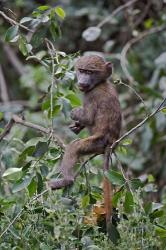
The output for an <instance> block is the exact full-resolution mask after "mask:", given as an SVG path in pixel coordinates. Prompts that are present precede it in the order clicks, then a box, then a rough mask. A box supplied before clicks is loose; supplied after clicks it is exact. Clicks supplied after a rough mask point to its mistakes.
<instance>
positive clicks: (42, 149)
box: [33, 141, 48, 157]
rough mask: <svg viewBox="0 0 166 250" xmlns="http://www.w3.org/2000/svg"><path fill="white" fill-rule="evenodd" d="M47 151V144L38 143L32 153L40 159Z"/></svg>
mask: <svg viewBox="0 0 166 250" xmlns="http://www.w3.org/2000/svg"><path fill="white" fill-rule="evenodd" d="M47 151H48V144H47V142H42V141H39V142H38V143H37V145H36V148H35V151H34V152H33V156H34V157H41V156H43V155H44V154H45V153H46V152H47Z"/></svg>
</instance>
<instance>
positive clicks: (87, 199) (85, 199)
mask: <svg viewBox="0 0 166 250" xmlns="http://www.w3.org/2000/svg"><path fill="white" fill-rule="evenodd" d="M89 202H90V197H89V195H85V196H84V197H83V198H82V201H81V205H82V207H83V208H85V207H87V206H88V205H89Z"/></svg>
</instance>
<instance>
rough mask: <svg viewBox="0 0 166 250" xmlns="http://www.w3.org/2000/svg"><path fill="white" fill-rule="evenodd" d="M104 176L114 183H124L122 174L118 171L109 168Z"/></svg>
mask: <svg viewBox="0 0 166 250" xmlns="http://www.w3.org/2000/svg"><path fill="white" fill-rule="evenodd" d="M105 175H106V177H107V178H108V179H109V181H110V182H111V183H112V184H114V185H120V186H122V185H124V184H125V179H124V177H123V175H122V174H120V173H119V172H116V171H114V170H110V171H108V172H107V173H105Z"/></svg>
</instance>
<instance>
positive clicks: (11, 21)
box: [0, 11, 33, 33]
mask: <svg viewBox="0 0 166 250" xmlns="http://www.w3.org/2000/svg"><path fill="white" fill-rule="evenodd" d="M0 15H1V16H3V18H4V19H5V20H6V21H8V22H9V23H11V24H13V25H18V26H19V27H21V28H23V29H24V30H26V31H29V32H31V33H33V30H31V29H29V28H27V27H26V26H25V25H23V24H21V23H18V22H16V21H15V20H13V19H12V18H10V17H8V16H7V15H6V14H5V13H4V12H3V11H0Z"/></svg>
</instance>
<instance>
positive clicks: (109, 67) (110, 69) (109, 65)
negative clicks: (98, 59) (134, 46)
mask: <svg viewBox="0 0 166 250" xmlns="http://www.w3.org/2000/svg"><path fill="white" fill-rule="evenodd" d="M105 66H106V71H107V73H108V75H111V74H112V63H111V62H106V64H105Z"/></svg>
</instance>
